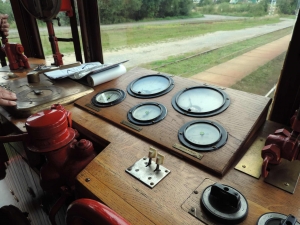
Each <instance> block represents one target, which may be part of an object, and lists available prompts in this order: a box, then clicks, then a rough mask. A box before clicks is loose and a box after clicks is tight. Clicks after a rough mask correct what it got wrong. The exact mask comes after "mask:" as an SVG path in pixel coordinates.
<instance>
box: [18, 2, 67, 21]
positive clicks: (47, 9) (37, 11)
mask: <svg viewBox="0 0 300 225" xmlns="http://www.w3.org/2000/svg"><path fill="white" fill-rule="evenodd" d="M21 3H22V5H23V6H24V8H25V9H26V11H27V12H28V13H30V14H31V15H32V16H34V17H35V18H37V19H39V20H44V21H49V20H52V19H53V18H55V17H56V15H57V14H58V13H59V10H60V6H61V0H21Z"/></svg>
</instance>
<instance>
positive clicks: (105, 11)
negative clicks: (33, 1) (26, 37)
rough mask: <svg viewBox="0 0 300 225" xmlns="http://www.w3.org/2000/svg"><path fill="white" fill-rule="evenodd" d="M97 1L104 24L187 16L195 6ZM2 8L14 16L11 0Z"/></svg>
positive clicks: (188, 0)
mask: <svg viewBox="0 0 300 225" xmlns="http://www.w3.org/2000/svg"><path fill="white" fill-rule="evenodd" d="M97 2H98V9H99V13H100V20H101V23H104V24H111V23H120V22H128V21H133V20H135V21H138V20H142V19H145V18H150V19H151V18H165V17H175V16H186V15H188V14H189V13H190V11H191V9H192V7H193V0H97ZM75 5H76V0H75ZM0 8H1V9H0V13H1V12H2V13H6V14H8V15H9V17H10V19H13V18H14V16H13V13H12V9H11V5H10V1H9V0H6V1H5V2H0ZM61 14H62V13H60V16H61ZM62 22H63V24H65V25H66V24H68V19H67V18H62Z"/></svg>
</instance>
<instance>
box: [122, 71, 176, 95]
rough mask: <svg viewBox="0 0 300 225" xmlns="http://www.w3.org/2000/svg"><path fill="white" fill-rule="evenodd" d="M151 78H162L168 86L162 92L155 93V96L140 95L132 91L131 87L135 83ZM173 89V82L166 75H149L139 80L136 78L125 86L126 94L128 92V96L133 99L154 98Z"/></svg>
mask: <svg viewBox="0 0 300 225" xmlns="http://www.w3.org/2000/svg"><path fill="white" fill-rule="evenodd" d="M153 76H158V77H162V78H164V79H166V80H168V82H169V86H168V87H167V88H166V89H164V90H162V91H160V92H158V93H155V94H141V93H137V92H135V91H133V90H132V87H133V85H134V84H135V83H136V82H137V81H140V80H142V79H145V78H148V77H153ZM173 88H174V80H173V79H172V78H171V77H170V76H166V75H162V74H150V75H146V76H142V77H140V78H137V79H135V80H133V81H132V82H131V83H130V84H129V85H128V86H127V92H128V94H130V95H131V96H133V97H136V98H143V99H147V98H156V97H159V96H162V95H164V94H166V93H168V92H170V91H171V90H172V89H173Z"/></svg>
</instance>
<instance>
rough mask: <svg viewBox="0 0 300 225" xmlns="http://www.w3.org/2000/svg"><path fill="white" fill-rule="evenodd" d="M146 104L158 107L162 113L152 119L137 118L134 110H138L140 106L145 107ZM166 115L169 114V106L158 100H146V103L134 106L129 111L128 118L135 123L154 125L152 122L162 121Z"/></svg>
mask: <svg viewBox="0 0 300 225" xmlns="http://www.w3.org/2000/svg"><path fill="white" fill-rule="evenodd" d="M145 106H150V107H157V108H158V109H159V110H160V113H159V114H158V115H157V116H155V117H153V118H151V119H147V120H139V119H137V118H135V116H134V112H135V111H136V110H138V109H139V108H141V107H145ZM166 115H167V108H166V107H165V106H164V105H162V104H160V103H157V102H145V103H142V104H138V105H136V106H134V107H133V108H131V109H130V110H129V111H128V113H127V118H128V120H129V122H131V123H133V124H136V125H141V126H146V125H152V124H155V123H158V122H160V121H161V120H163V119H164V118H165V117H166Z"/></svg>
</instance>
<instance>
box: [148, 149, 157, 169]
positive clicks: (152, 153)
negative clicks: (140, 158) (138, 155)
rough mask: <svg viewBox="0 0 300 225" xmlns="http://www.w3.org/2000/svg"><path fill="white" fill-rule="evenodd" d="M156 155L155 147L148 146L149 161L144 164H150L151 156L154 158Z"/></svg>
mask: <svg viewBox="0 0 300 225" xmlns="http://www.w3.org/2000/svg"><path fill="white" fill-rule="evenodd" d="M156 157H157V149H155V148H153V147H150V149H149V153H148V158H149V161H148V164H147V165H146V167H147V166H150V165H151V162H152V159H153V158H156Z"/></svg>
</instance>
